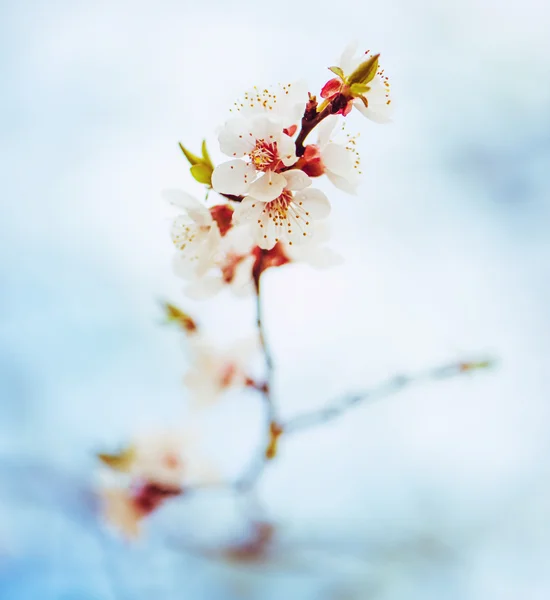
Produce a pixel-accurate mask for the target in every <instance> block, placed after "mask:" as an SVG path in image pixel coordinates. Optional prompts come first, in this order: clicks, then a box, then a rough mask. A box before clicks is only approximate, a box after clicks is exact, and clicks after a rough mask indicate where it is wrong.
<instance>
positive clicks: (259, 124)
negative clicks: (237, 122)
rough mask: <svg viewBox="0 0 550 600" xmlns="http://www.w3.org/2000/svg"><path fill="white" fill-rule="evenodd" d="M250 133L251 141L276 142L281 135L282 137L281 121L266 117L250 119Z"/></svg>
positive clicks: (260, 116)
mask: <svg viewBox="0 0 550 600" xmlns="http://www.w3.org/2000/svg"><path fill="white" fill-rule="evenodd" d="M249 123H250V132H251V133H252V136H250V137H251V139H253V140H254V145H255V144H256V140H265V141H266V142H278V141H279V139H280V137H281V135H283V128H284V125H283V123H282V121H280V120H279V119H277V118H275V117H271V116H268V115H265V114H264V115H259V116H257V117H255V118H253V119H250V121H249Z"/></svg>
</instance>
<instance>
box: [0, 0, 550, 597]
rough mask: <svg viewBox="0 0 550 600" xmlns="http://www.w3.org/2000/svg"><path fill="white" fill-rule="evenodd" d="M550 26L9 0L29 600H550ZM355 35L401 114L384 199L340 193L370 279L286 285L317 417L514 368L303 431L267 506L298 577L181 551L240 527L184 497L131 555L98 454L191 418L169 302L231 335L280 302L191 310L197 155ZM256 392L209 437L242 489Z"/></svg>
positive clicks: (11, 509) (230, 410)
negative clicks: (189, 197) (331, 409)
mask: <svg viewBox="0 0 550 600" xmlns="http://www.w3.org/2000/svg"><path fill="white" fill-rule="evenodd" d="M549 27H550V11H549V9H548V7H547V6H546V5H545V3H543V2H540V0H524V1H523V2H521V3H517V2H512V1H511V0H504V1H501V2H496V1H491V0H462V1H461V2H457V1H456V0H453V1H450V2H443V3H441V2H435V1H422V0H420V1H417V2H407V1H406V0H392V1H391V2H358V1H357V2H354V1H353V0H352V1H351V2H347V3H335V2H328V1H324V0H321V1H317V2H315V3H308V2H290V1H287V0H279V1H278V2H276V3H257V2H255V3H252V2H245V1H243V2H231V3H230V2H224V1H221V0H210V1H209V2H202V3H200V2H197V3H194V2H190V1H189V0H183V1H180V2H175V1H169V0H160V1H157V2H154V3H153V2H137V3H136V2H126V1H122V0H121V1H115V2H112V1H111V2H103V1H101V0H100V1H97V2H93V3H75V2H69V1H68V0H58V1H54V2H48V3H44V2H38V1H33V0H28V1H25V2H9V0H8V1H6V0H4V1H3V2H0V32H1V35H0V47H1V49H2V51H1V54H0V73H1V78H2V82H3V86H2V88H3V89H2V94H1V95H0V115H1V116H0V132H1V136H0V152H1V160H0V172H1V173H2V180H3V181H4V187H3V189H4V192H3V200H2V215H1V219H0V281H1V296H0V302H1V309H2V310H1V311H0V334H1V337H0V599H1V600H27V599H28V600H31V599H32V600H34V599H35V598H38V597H39V598H40V599H41V600H104V599H105V600H111V599H113V600H115V599H116V600H132V599H136V600H141V599H142V598H143V599H145V598H147V599H150V598H159V599H163V600H164V599H166V600H170V599H172V598H174V599H175V598H183V597H191V598H197V599H198V598H209V599H210V598H212V599H216V598H219V599H220V600H226V599H227V600H233V599H234V598H253V599H255V598H258V599H262V600H270V599H271V598H273V599H275V598H277V599H280V598H283V597H284V598H289V599H294V598H296V599H299V600H308V599H321V600H337V599H339V600H344V599H348V600H349V599H358V600H362V599H381V600H382V599H383V600H401V599H405V598H406V599H407V600H410V599H413V598H422V599H423V600H432V599H433V600H436V599H437V600H439V599H440V598H446V599H448V600H478V599H479V600H508V599H510V600H516V599H518V598H521V599H522V600H523V599H528V600H539V599H540V600H546V599H547V598H548V597H549V596H550V436H549V433H550V408H549V398H550V383H549V380H548V370H549V367H550V315H549V311H548V308H549V306H550V233H549V232H550V178H549V172H550V37H549V36H548V30H549ZM353 39H357V40H360V43H361V46H364V47H365V48H370V49H372V50H373V51H380V52H381V53H382V57H381V64H382V66H383V67H384V68H385V70H386V74H389V75H390V78H391V82H392V93H393V102H394V104H395V106H396V111H395V116H394V121H395V122H394V123H393V124H392V125H389V126H377V125H375V124H373V123H370V122H367V121H366V120H364V119H363V118H362V117H361V115H359V114H358V113H357V114H354V115H352V116H351V117H350V123H349V124H348V128H349V131H361V137H360V143H359V149H360V152H361V156H362V163H363V167H364V168H363V172H364V181H363V184H362V187H361V189H360V193H359V195H358V196H357V197H351V196H345V195H344V194H342V193H341V192H339V191H337V190H335V189H331V188H330V187H329V186H328V185H327V186H326V191H327V193H329V194H330V198H331V200H332V204H333V240H332V243H331V245H332V247H333V248H334V249H335V250H336V251H338V252H339V253H341V254H342V255H343V256H344V257H345V259H346V262H345V264H344V265H343V266H340V267H337V268H334V269H332V270H330V271H325V272H317V271H313V270H311V269H309V268H308V267H306V266H291V267H285V268H283V269H277V270H276V272H270V273H268V275H267V276H266V282H265V312H266V319H267V331H268V335H269V338H270V342H271V345H272V348H273V352H274V355H275V360H276V366H277V369H276V389H275V392H276V399H277V404H278V406H279V407H280V411H281V414H282V415H284V416H285V417H290V416H292V415H294V414H296V413H298V412H301V411H303V410H306V409H312V408H314V407H316V406H321V405H323V403H326V402H328V401H330V400H331V399H334V398H336V397H338V396H339V395H340V394H342V393H345V392H346V391H349V390H354V389H358V388H359V389H363V388H368V387H369V386H371V385H375V384H376V383H377V382H379V381H381V380H383V379H384V378H386V377H388V376H390V375H392V374H394V373H399V372H408V371H415V370H418V369H424V368H427V367H430V366H433V365H437V364H441V363H445V362H448V361H458V360H462V359H470V358H476V357H485V356H493V357H496V358H498V359H499V366H498V369H496V370H494V371H491V372H488V373H480V374H476V375H475V376H471V377H470V376H468V377H461V378H458V379H456V380H450V381H445V382H441V383H435V384H426V385H422V386H419V387H415V388H411V389H410V390H407V391H405V392H403V393H402V394H401V395H399V396H397V397H395V398H392V399H390V400H388V401H385V402H382V403H379V404H376V405H372V406H363V407H359V408H357V409H356V410H355V411H354V412H352V413H349V414H348V415H346V416H344V417H343V418H341V419H340V420H338V421H335V422H333V423H331V424H329V425H327V426H323V427H319V428H317V429H312V430H311V431H308V432H306V433H304V434H303V435H301V436H296V437H293V438H289V440H288V441H287V442H286V443H284V444H283V445H282V448H281V452H280V456H279V458H278V460H277V461H276V462H275V463H274V464H273V465H272V467H271V468H270V469H269V471H268V472H266V474H265V477H264V478H263V479H262V481H261V484H260V486H259V489H258V493H259V498H260V500H261V502H262V503H263V505H264V506H265V509H266V510H267V511H268V513H269V515H270V518H271V519H273V521H274V522H275V523H277V524H278V525H277V526H278V528H279V530H280V532H281V533H280V537H279V542H278V543H279V544H280V547H279V549H278V550H277V552H276V553H275V556H274V557H273V560H270V561H268V562H267V563H265V564H261V565H256V566H254V565H252V566H251V565H239V564H227V563H224V562H220V561H212V560H207V559H203V558H201V557H198V556H195V555H193V554H192V553H191V554H190V553H188V552H186V551H185V550H184V549H182V545H185V540H186V539H188V537H189V538H190V537H193V536H197V535H198V536H200V535H207V536H208V537H209V539H215V538H216V536H218V535H219V536H222V537H223V536H224V535H226V534H227V531H230V530H232V528H235V527H237V525H236V520H238V517H237V516H236V515H238V514H239V511H238V510H237V509H236V507H235V502H236V501H235V499H234V498H232V497H230V495H228V494H226V495H224V494H219V495H213V496H208V497H203V496H202V495H199V496H198V497H196V498H192V499H190V500H189V501H185V502H184V501H183V500H182V501H181V502H177V503H174V505H173V506H172V507H171V508H170V509H167V510H166V511H164V512H162V514H159V518H158V520H157V521H155V522H153V523H151V527H150V531H149V532H148V535H147V536H146V538H145V539H144V540H143V541H141V542H140V543H138V544H137V546H135V547H129V546H128V545H127V544H124V543H121V542H118V541H116V540H113V539H111V538H107V537H105V536H104V535H103V534H102V533H101V531H100V529H99V526H98V523H97V518H96V515H95V507H94V504H93V498H92V496H91V494H90V489H91V485H92V482H93V472H94V467H95V463H94V458H93V455H94V452H97V451H98V449H103V448H106V447H107V448H112V447H113V446H116V445H117V444H120V443H121V442H122V441H124V440H127V439H128V438H130V437H131V436H132V435H133V434H134V432H135V431H136V430H138V429H155V428H157V427H164V426H166V425H170V424H173V423H175V422H180V421H181V422H182V423H185V420H186V414H187V399H186V392H185V389H184V388H183V386H182V377H183V375H184V373H185V368H186V355H185V348H184V345H183V344H182V339H181V336H180V335H179V334H178V332H177V331H175V330H173V329H171V328H168V327H166V326H164V325H162V313H161V310H160V308H159V301H161V300H165V299H169V300H171V301H173V302H174V303H176V304H178V305H180V306H182V307H183V308H185V309H186V310H187V311H188V312H190V313H191V314H192V315H193V316H195V317H196V318H197V319H198V320H199V321H200V322H201V323H203V324H204V326H205V328H207V329H208V331H209V332H210V333H211V335H212V336H213V338H214V339H215V340H219V341H220V343H226V342H230V341H231V340H233V339H235V338H236V337H239V336H242V335H243V334H245V333H246V332H248V331H252V327H253V310H254V309H253V304H252V300H247V299H245V300H237V299H235V298H233V297H231V296H230V294H229V293H227V294H223V295H221V296H219V297H217V298H215V299H213V300H209V301H206V302H201V303H198V302H192V301H190V300H187V299H186V298H185V297H184V296H183V294H182V289H181V288H182V284H181V281H178V280H177V279H176V277H175V276H174V275H173V274H172V272H171V263H170V260H171V256H172V252H173V248H172V245H171V242H170V239H169V236H168V227H169V222H170V215H171V214H172V213H171V211H170V210H169V208H168V207H166V206H165V205H164V204H163V201H162V200H161V198H160V191H161V190H162V189H163V188H167V187H181V188H184V189H186V190H188V191H189V192H191V193H194V194H196V195H197V196H198V197H202V196H201V195H202V190H201V187H200V186H199V184H197V183H196V182H194V181H193V180H192V178H191V176H190V175H189V172H188V169H187V165H186V162H185V161H184V159H183V157H182V156H181V153H180V151H179V149H178V146H177V142H178V141H181V142H183V143H184V144H186V145H187V146H188V147H190V148H191V149H195V150H197V149H198V147H199V144H200V142H201V140H202V138H203V137H206V138H207V140H208V141H209V144H210V147H211V150H212V154H213V158H214V159H215V160H217V161H220V160H221V158H222V157H221V155H220V154H219V153H218V152H217V148H216V137H215V128H216V127H217V126H218V125H220V124H221V123H222V122H223V121H224V119H225V118H227V116H228V115H229V113H228V108H229V107H230V106H231V104H232V102H233V101H234V100H235V99H236V98H237V97H239V96H240V95H241V94H242V92H243V91H244V90H245V89H247V88H248V87H250V86H251V85H255V84H258V85H262V86H264V85H266V84H270V83H276V82H278V81H282V82H285V81H292V80H295V79H298V78H301V77H305V78H306V79H307V81H308V83H309V87H310V89H311V91H312V92H317V91H318V90H319V89H320V87H321V86H322V85H323V84H324V83H325V82H326V81H327V79H328V78H329V75H330V74H329V72H328V71H327V70H326V68H327V67H328V66H329V65H332V64H335V62H336V60H337V58H338V57H339V55H340V53H341V51H342V50H343V48H344V47H345V46H346V45H347V44H348V42H350V41H351V40H353ZM261 419H262V415H261V410H260V407H259V403H258V401H257V398H255V397H254V396H253V395H250V394H248V395H247V394H229V395H228V396H227V397H226V398H224V400H223V401H222V402H221V403H220V405H219V406H218V407H216V408H215V409H214V410H213V411H211V412H210V413H209V414H208V416H207V417H205V419H204V422H203V423H202V424H201V427H202V428H201V431H200V432H197V433H198V435H199V436H200V437H201V438H202V439H203V440H204V443H205V444H206V446H207V447H208V448H209V451H210V453H211V455H212V456H213V457H214V458H215V459H216V460H217V461H218V464H219V466H220V469H221V470H222V471H224V472H237V471H238V469H239V468H240V467H242V465H243V464H244V463H245V462H246V460H247V459H248V458H249V457H250V455H251V453H253V452H254V450H255V449H256V447H257V444H258V440H259V439H260V438H259V435H260V433H259V431H260V427H261V422H262V421H261Z"/></svg>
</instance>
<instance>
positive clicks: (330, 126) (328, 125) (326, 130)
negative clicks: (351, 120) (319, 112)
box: [317, 115, 339, 150]
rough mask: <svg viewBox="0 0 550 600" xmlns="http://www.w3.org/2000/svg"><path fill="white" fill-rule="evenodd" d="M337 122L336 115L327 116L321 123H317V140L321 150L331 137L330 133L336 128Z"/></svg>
mask: <svg viewBox="0 0 550 600" xmlns="http://www.w3.org/2000/svg"><path fill="white" fill-rule="evenodd" d="M338 121H339V118H338V115H329V116H328V117H326V118H325V119H323V121H321V123H319V125H318V127H317V133H318V137H317V140H318V145H319V147H320V148H321V150H322V149H323V148H324V147H325V146H326V145H327V144H328V143H329V141H330V136H331V135H332V132H333V131H334V128H335V127H336V124H337V123H338Z"/></svg>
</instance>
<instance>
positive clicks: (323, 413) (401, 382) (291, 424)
mask: <svg viewBox="0 0 550 600" xmlns="http://www.w3.org/2000/svg"><path fill="white" fill-rule="evenodd" d="M494 364H495V363H494V362H493V361H492V360H484V361H479V362H459V363H451V364H447V365H442V366H439V367H435V368H432V369H428V370H427V371H424V372H420V373H416V374H413V375H405V374H403V375H394V376H393V377H391V378H390V379H388V380H387V381H385V382H383V383H381V384H380V385H378V386H377V387H374V388H372V389H370V390H365V391H362V392H358V393H356V394H349V395H346V396H343V397H342V398H340V399H338V400H336V401H335V402H332V403H330V404H328V405H327V406H325V407H324V408H321V409H320V410H315V411H312V412H308V413H304V414H302V415H299V416H297V417H294V418H293V419H290V421H288V422H287V423H283V424H282V425H281V429H282V430H283V432H284V433H285V434H287V433H295V432H297V431H302V430H304V429H307V428H309V427H315V426H317V425H323V424H324V423H328V422H330V421H332V420H333V419H336V418H337V417H340V416H342V415H343V414H345V413H346V412H347V411H348V410H350V409H352V408H353V407H355V406H358V405H360V404H365V403H373V402H376V401H378V400H382V399H384V398H387V397H389V396H393V395H394V394H397V393H398V392H401V391H402V390H404V389H405V388H407V387H410V386H411V385H413V384H417V383H422V382H426V381H440V380H443V379H449V378H451V377H456V376H457V375H463V374H466V373H471V372H472V371H474V370H479V369H486V368H490V367H492V366H494Z"/></svg>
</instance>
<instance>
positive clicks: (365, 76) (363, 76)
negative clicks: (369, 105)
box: [348, 54, 380, 85]
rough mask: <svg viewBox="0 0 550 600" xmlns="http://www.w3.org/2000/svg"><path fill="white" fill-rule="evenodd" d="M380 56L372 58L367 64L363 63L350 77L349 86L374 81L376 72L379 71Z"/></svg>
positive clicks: (376, 55)
mask: <svg viewBox="0 0 550 600" xmlns="http://www.w3.org/2000/svg"><path fill="white" fill-rule="evenodd" d="M379 57H380V54H375V55H374V56H371V57H370V58H369V59H368V60H366V61H365V62H362V63H361V64H360V65H359V66H358V67H357V69H355V71H353V73H352V74H351V75H350V76H349V77H348V84H349V85H352V84H354V83H369V81H372V80H373V79H374V76H375V75H376V72H377V71H378V58H379Z"/></svg>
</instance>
